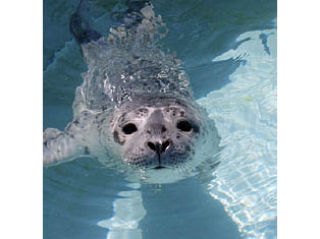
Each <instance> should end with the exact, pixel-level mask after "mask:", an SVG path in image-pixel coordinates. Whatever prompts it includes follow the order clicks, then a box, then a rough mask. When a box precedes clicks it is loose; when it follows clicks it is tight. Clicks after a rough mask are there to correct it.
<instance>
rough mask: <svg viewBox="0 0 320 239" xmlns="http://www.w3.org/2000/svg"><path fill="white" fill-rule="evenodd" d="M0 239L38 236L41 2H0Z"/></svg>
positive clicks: (40, 178)
mask: <svg viewBox="0 0 320 239" xmlns="http://www.w3.org/2000/svg"><path fill="white" fill-rule="evenodd" d="M0 9H1V13H0V30H1V37H0V39H1V40H0V41H1V42H0V60H1V62H0V66H1V68H0V69H1V70H0V82H1V83H0V104H1V106H0V109H1V116H0V120H1V122H0V127H1V128H0V133H1V144H0V147H1V159H0V160H1V164H0V190H1V196H0V201H1V203H0V215H1V216H0V218H1V219H0V220H1V221H0V225H1V230H0V238H33V239H37V238H42V1H18V2H16V1H2V2H1V3H0Z"/></svg>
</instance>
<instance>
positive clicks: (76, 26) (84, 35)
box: [70, 12, 101, 45]
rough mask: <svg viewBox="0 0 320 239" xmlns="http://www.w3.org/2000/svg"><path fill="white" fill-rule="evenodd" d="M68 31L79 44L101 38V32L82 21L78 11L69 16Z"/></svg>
mask: <svg viewBox="0 0 320 239" xmlns="http://www.w3.org/2000/svg"><path fill="white" fill-rule="evenodd" d="M70 31H71V32H72V34H73V35H74V37H75V38H76V40H77V42H78V43H79V44H80V45H81V44H85V43H89V42H90V41H97V40H98V39H99V38H101V34H100V33H99V32H97V31H95V30H93V29H91V27H90V25H89V23H88V22H86V21H84V19H83V18H82V17H81V16H80V14H79V13H78V12H75V13H74V14H72V16H71V19H70Z"/></svg>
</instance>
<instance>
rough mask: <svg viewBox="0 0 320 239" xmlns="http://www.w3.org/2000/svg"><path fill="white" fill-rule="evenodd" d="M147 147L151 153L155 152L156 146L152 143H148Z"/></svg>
mask: <svg viewBox="0 0 320 239" xmlns="http://www.w3.org/2000/svg"><path fill="white" fill-rule="evenodd" d="M148 146H149V148H150V149H151V150H152V151H156V146H155V144H154V143H151V142H148Z"/></svg>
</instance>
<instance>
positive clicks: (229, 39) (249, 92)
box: [43, 0, 276, 239]
mask: <svg viewBox="0 0 320 239" xmlns="http://www.w3.org/2000/svg"><path fill="white" fill-rule="evenodd" d="M92 2H93V3H94V6H95V7H94V9H93V12H92V16H93V17H94V19H95V20H94V22H95V28H96V29H98V30H99V31H100V32H102V33H106V32H107V31H108V28H109V26H110V21H109V14H110V13H111V11H112V9H113V8H114V6H115V4H116V2H117V1H106V0H104V1H103V0H100V1H92ZM77 4H78V1H71V0H69V1H62V0H55V1H53V0H50V1H45V2H44V64H43V69H44V126H43V127H44V128H47V127H54V128H58V129H61V130H63V128H64V127H65V126H66V124H67V123H68V122H69V121H70V120H71V119H72V107H71V105H72V102H73V97H74V92H75V88H76V87H77V86H78V85H80V84H81V82H82V79H81V75H80V74H81V73H82V72H84V71H85V70H86V66H85V64H84V62H83V60H82V58H81V53H80V49H79V47H78V45H77V44H76V42H75V41H74V40H73V38H72V36H71V34H70V33H69V27H68V21H69V17H70V15H71V14H72V13H73V12H74V11H75V9H76V6H77ZM153 5H154V10H155V12H156V13H158V14H160V15H161V16H162V19H163V21H164V22H166V24H167V27H168V29H169V32H168V35H167V37H166V38H165V39H164V40H163V42H162V43H161V44H162V47H163V48H165V49H169V50H170V51H172V52H176V54H177V57H178V58H180V59H181V60H182V61H183V63H184V66H185V70H186V71H187V73H188V75H189V77H190V80H191V85H192V88H193V90H194V94H195V97H196V98H197V99H198V102H199V103H200V104H202V105H203V106H204V107H205V108H206V109H207V111H208V113H209V114H210V117H212V118H213V119H214V120H215V121H216V125H217V128H218V131H219V134H220V136H221V137H222V141H221V144H222V146H224V149H223V151H222V154H221V158H222V163H221V164H220V165H219V167H218V168H217V170H216V172H215V174H213V175H206V177H205V178H204V179H203V178H202V179H199V178H189V179H186V180H183V181H180V182H177V183H173V184H165V185H150V184H142V185H139V184H134V183H130V182H128V181H127V180H126V179H125V177H124V175H121V174H120V173H117V172H115V171H113V170H112V169H106V168H104V167H103V166H102V165H101V164H100V163H99V162H97V161H94V160H90V159H86V158H82V159H78V160H75V161H72V162H69V163H65V164H61V165H58V166H54V167H50V168H45V169H44V192H43V193H44V225H43V228H44V238H48V239H49V238H54V239H56V238H59V239H60V238H97V239H99V238H113V239H114V238H144V239H149V238H152V239H156V238H167V239H171V238H184V239H188V238H203V239H207V238H217V239H222V238H226V239H227V238H228V239H234V238H240V237H244V238H275V237H276V1H257V0H241V1H239V0H233V1H191V0H190V1H182V0H181V1H167V0H165V1H153Z"/></svg>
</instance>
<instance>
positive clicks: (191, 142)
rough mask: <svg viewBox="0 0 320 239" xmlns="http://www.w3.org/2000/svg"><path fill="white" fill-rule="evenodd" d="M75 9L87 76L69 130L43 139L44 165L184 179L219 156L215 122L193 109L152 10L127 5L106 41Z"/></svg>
mask: <svg viewBox="0 0 320 239" xmlns="http://www.w3.org/2000/svg"><path fill="white" fill-rule="evenodd" d="M81 4H83V2H81V3H80V5H79V7H78V10H77V12H76V13H74V14H73V15H72V17H71V21H70V22H71V23H70V29H71V32H72V33H73V35H74V36H75V38H76V40H77V42H78V43H79V44H80V46H81V50H82V54H83V57H84V59H85V62H86V63H87V65H88V71H87V72H86V73H85V74H83V79H84V81H83V84H82V85H81V86H79V87H78V88H77V89H76V95H75V100H74V103H73V115H74V117H73V120H72V122H70V123H69V124H68V125H67V127H66V128H65V130H64V131H63V132H62V131H60V130H57V129H52V128H48V129H46V130H45V132H44V146H43V149H44V164H45V165H54V164H59V163H62V162H66V161H70V160H72V159H75V158H79V157H81V156H85V157H93V158H97V159H98V160H100V161H101V162H102V163H103V164H105V165H107V166H109V167H115V168H118V169H122V170H123V169H126V170H129V169H130V170H131V169H133V170H135V169H138V170H140V171H143V172H148V171H150V170H152V171H161V172H164V171H167V172H168V170H169V171H170V170H171V171H179V172H183V173H182V174H186V172H187V171H188V172H189V173H190V172H195V171H197V170H196V169H199V167H200V166H199V165H201V163H203V162H205V161H210V160H211V161H212V158H213V157H214V155H216V154H217V153H218V149H219V146H218V145H219V136H218V133H217V130H216V128H215V125H214V122H213V120H211V119H209V117H208V115H207V113H206V111H205V110H204V109H203V108H201V107H200V106H199V105H198V104H197V103H196V102H195V100H194V98H193V95H192V91H191V89H190V87H189V79H188V77H187V75H186V73H185V71H184V70H183V69H182V67H181V64H182V63H181V61H180V60H178V59H177V58H175V57H174V56H173V54H170V53H168V52H164V51H163V50H161V49H160V47H159V46H158V45H159V44H158V42H159V41H160V40H161V39H162V37H163V36H164V35H165V34H166V31H167V30H166V28H165V24H164V23H163V22H162V19H161V16H160V15H159V16H156V15H155V13H154V12H153V6H152V4H151V3H150V2H149V1H133V2H129V3H127V5H126V10H125V11H123V12H122V13H118V14H115V15H114V16H115V17H114V18H115V19H116V20H117V23H118V26H116V27H112V28H110V33H109V35H108V37H105V36H102V35H101V34H100V33H98V32H96V31H94V30H93V29H91V27H90V24H89V22H88V21H86V20H85V19H84V18H83V15H81V14H82V13H81V9H82V6H81ZM160 169H161V170H160Z"/></svg>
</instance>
